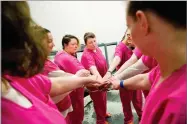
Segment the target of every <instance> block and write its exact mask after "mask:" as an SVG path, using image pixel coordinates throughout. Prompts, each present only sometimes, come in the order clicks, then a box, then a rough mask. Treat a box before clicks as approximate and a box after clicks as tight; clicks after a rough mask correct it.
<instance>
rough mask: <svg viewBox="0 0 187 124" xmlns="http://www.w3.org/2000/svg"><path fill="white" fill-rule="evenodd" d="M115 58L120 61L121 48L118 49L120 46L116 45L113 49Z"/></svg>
mask: <svg viewBox="0 0 187 124" xmlns="http://www.w3.org/2000/svg"><path fill="white" fill-rule="evenodd" d="M114 55H115V56H118V57H119V58H121V59H122V55H123V54H122V50H121V47H120V44H118V45H117V46H116V48H115V53H114Z"/></svg>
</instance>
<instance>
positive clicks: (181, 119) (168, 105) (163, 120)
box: [152, 98, 186, 124]
mask: <svg viewBox="0 0 187 124" xmlns="http://www.w3.org/2000/svg"><path fill="white" fill-rule="evenodd" d="M180 101H181V99H180V98H170V99H167V100H165V101H163V102H162V103H161V104H160V106H159V107H158V108H157V111H156V112H155V113H154V115H153V120H152V122H153V123H154V122H157V123H158V124H186V104H184V103H181V102H180Z"/></svg>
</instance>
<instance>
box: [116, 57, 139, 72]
mask: <svg viewBox="0 0 187 124" xmlns="http://www.w3.org/2000/svg"><path fill="white" fill-rule="evenodd" d="M137 60H138V59H137V57H136V56H135V55H134V54H133V55H132V56H131V58H130V59H129V60H127V61H126V62H125V63H124V64H123V65H122V66H121V68H120V69H119V70H118V71H117V72H116V73H115V74H114V75H117V74H120V73H121V72H123V71H124V70H125V69H126V68H128V67H129V66H131V65H133V64H134V63H135V62H137Z"/></svg>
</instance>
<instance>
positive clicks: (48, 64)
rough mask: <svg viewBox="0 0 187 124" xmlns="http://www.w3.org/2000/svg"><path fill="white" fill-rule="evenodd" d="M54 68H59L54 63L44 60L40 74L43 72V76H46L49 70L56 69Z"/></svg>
mask: <svg viewBox="0 0 187 124" xmlns="http://www.w3.org/2000/svg"><path fill="white" fill-rule="evenodd" d="M56 70H60V69H59V68H58V66H57V65H56V64H55V63H52V62H48V61H46V62H45V65H44V68H43V71H42V74H44V75H45V76H48V74H49V72H52V71H56Z"/></svg>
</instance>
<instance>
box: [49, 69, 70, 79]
mask: <svg viewBox="0 0 187 124" xmlns="http://www.w3.org/2000/svg"><path fill="white" fill-rule="evenodd" d="M48 76H49V77H69V76H73V74H71V73H67V72H64V71H62V70H57V71H52V72H50V73H49V74H48Z"/></svg>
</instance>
